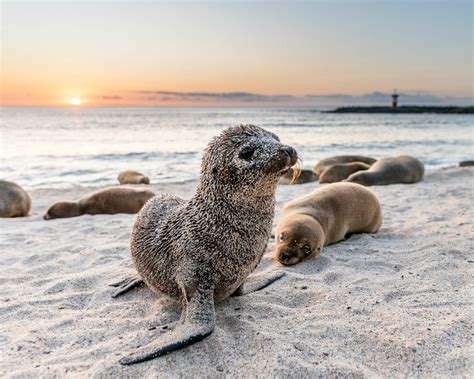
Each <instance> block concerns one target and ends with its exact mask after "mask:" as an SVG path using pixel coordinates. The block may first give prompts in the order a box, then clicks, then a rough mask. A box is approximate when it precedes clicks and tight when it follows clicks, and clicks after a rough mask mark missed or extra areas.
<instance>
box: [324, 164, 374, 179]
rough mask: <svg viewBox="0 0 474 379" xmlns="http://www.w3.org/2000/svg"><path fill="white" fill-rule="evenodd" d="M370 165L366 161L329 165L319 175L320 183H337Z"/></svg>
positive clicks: (366, 168)
mask: <svg viewBox="0 0 474 379" xmlns="http://www.w3.org/2000/svg"><path fill="white" fill-rule="evenodd" d="M369 168H370V165H368V164H367V163H364V162H350V163H339V164H335V165H332V166H329V167H328V168H327V169H326V170H324V171H323V173H322V174H321V175H320V176H319V183H336V182H340V181H342V180H344V179H346V178H347V177H348V176H349V175H351V174H353V173H354V172H357V171H363V170H368V169H369Z"/></svg>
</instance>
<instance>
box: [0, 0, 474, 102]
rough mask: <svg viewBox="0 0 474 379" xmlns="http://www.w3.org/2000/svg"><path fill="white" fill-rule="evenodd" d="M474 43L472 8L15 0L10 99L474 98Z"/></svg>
mask: <svg viewBox="0 0 474 379" xmlns="http://www.w3.org/2000/svg"><path fill="white" fill-rule="evenodd" d="M473 34H474V32H473V5H472V2H471V1H470V0H463V1H457V0H445V1H422V0H411V1H404V0H398V1H395V0H393V1H384V0H379V1H376V0H373V1H357V0H346V1H342V0H334V1H312V2H310V1H307V2H295V1H293V2H282V1H280V2H249V1H245V2H243V1H240V2H230V1H221V2H206V3H197V2H181V1H169V2H157V1H142V2H139V1H134V2H124V1H102V2H93V1H82V2H74V1H60V2H44V1H36V2H24V1H2V2H1V104H3V105H35V106H38V105H51V106H61V105H67V104H70V103H71V102H72V103H75V104H79V103H80V104H81V106H83V105H91V106H96V105H215V104H222V105H227V104H256V105H259V104H295V105H297V104H303V105H304V104H311V103H314V102H317V101H319V100H321V99H327V95H331V96H334V95H338V96H341V95H344V96H348V97H347V99H349V101H350V100H351V99H352V101H353V102H354V101H356V100H357V99H360V98H364V96H365V98H367V96H369V97H370V94H373V92H382V93H384V94H385V93H386V94H390V93H391V91H393V89H394V88H397V89H398V91H399V92H401V93H403V94H410V95H412V96H420V99H422V98H423V99H425V100H426V98H432V99H442V101H444V102H446V101H447V102H449V101H451V102H453V103H455V102H457V101H458V100H459V99H458V98H461V99H463V100H462V101H463V102H469V101H470V100H472V98H473V95H474V92H473V70H474V69H473V67H474V66H473V56H474V51H473V49H474V48H473ZM402 98H403V96H401V98H400V99H401V100H402ZM466 99H467V100H466ZM356 102H357V101H356ZM471 103H474V101H471Z"/></svg>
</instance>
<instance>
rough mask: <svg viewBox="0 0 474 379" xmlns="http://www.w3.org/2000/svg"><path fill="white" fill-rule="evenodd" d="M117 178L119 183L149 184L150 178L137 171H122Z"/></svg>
mask: <svg viewBox="0 0 474 379" xmlns="http://www.w3.org/2000/svg"><path fill="white" fill-rule="evenodd" d="M117 180H118V181H119V183H120V184H150V178H149V177H148V176H145V175H143V174H142V173H141V172H138V171H132V170H128V171H122V172H121V173H120V174H119V176H118V178H117Z"/></svg>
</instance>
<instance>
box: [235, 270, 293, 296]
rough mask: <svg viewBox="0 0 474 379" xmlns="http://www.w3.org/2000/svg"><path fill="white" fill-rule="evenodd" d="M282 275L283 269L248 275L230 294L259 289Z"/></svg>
mask: <svg viewBox="0 0 474 379" xmlns="http://www.w3.org/2000/svg"><path fill="white" fill-rule="evenodd" d="M283 276H285V273H284V272H283V271H277V272H271V273H269V272H260V273H258V274H253V275H249V276H248V277H247V279H245V282H243V283H242V284H241V285H240V287H239V288H237V290H236V291H235V292H234V293H233V294H232V295H231V296H242V295H247V294H249V293H252V292H255V291H259V290H261V289H263V288H265V287H267V286H269V285H270V284H272V283H273V282H275V281H277V280H278V279H280V278H282V277H283Z"/></svg>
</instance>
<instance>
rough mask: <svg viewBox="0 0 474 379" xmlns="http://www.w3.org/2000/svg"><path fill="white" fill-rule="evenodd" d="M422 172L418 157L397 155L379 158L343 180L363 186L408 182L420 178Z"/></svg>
mask: <svg viewBox="0 0 474 379" xmlns="http://www.w3.org/2000/svg"><path fill="white" fill-rule="evenodd" d="M424 173H425V167H424V166H423V163H421V162H420V161H419V160H418V159H416V158H414V157H410V156H408V155H399V156H397V157H389V158H383V159H379V160H378V161H377V162H375V163H374V164H373V165H372V166H371V167H370V168H369V169H368V170H367V171H359V172H356V173H354V174H352V175H350V176H349V177H348V178H347V179H346V180H345V181H347V182H352V183H358V184H362V185H364V186H382V185H388V184H399V183H400V184H410V183H416V182H419V181H420V180H422V179H423V175H424Z"/></svg>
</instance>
